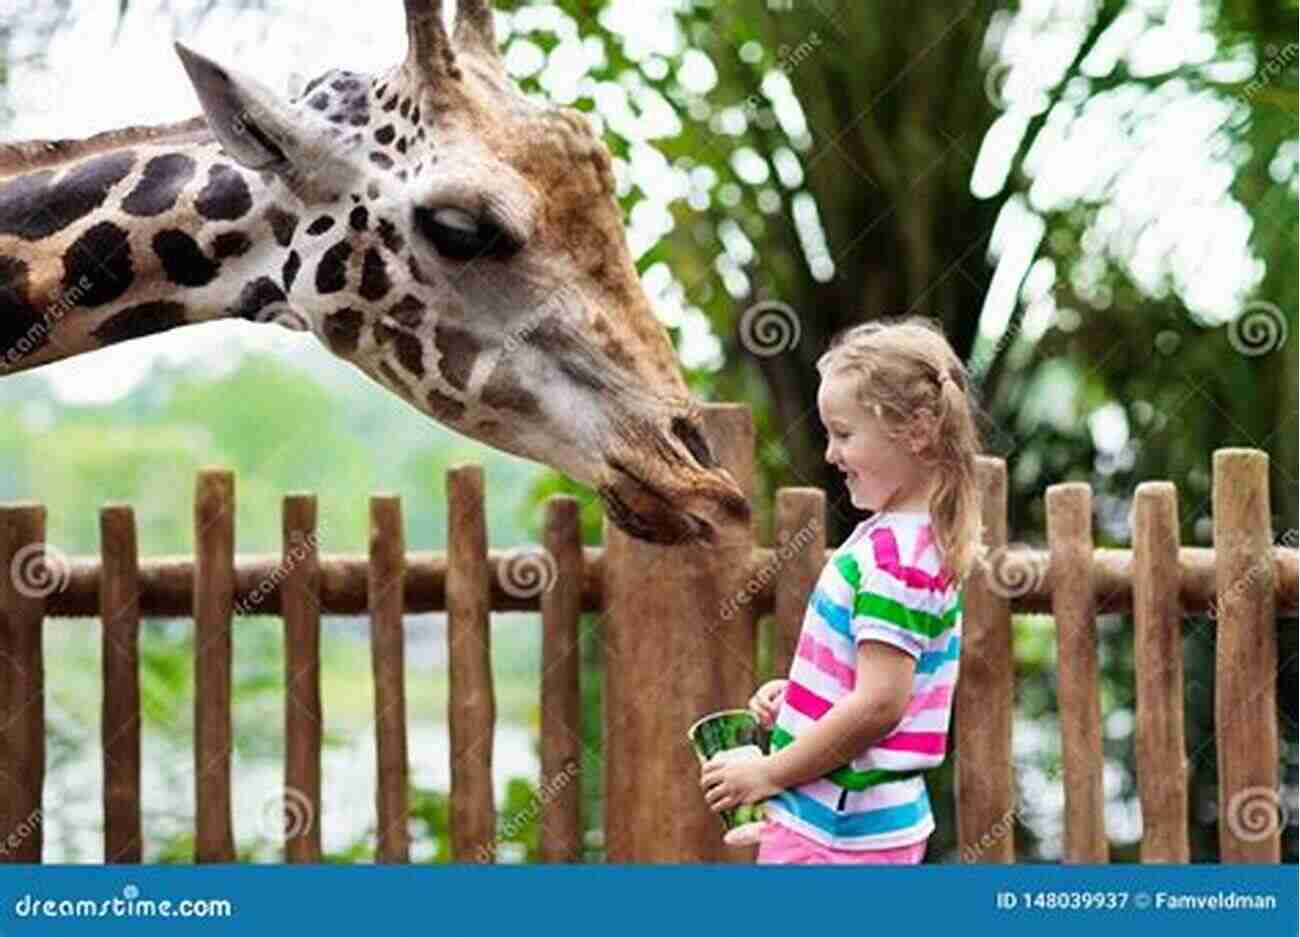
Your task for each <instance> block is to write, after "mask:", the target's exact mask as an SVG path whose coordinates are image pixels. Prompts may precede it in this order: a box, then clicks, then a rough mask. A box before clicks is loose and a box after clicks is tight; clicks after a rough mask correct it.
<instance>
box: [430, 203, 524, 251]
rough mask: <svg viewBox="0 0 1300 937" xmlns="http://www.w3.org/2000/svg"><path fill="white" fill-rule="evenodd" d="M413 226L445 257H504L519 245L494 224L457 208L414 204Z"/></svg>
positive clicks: (517, 248) (516, 249)
mask: <svg viewBox="0 0 1300 937" xmlns="http://www.w3.org/2000/svg"><path fill="white" fill-rule="evenodd" d="M415 226H416V228H418V229H419V231H420V233H421V234H422V235H424V237H426V238H427V239H428V240H429V242H430V243H431V244H433V246H434V247H435V248H437V250H438V253H439V254H441V255H442V256H443V257H446V258H447V259H448V260H474V259H475V258H478V257H483V256H488V257H496V258H499V259H504V258H506V257H509V256H511V255H512V254H514V253H516V252H517V251H518V250H519V248H520V245H519V244H518V243H516V242H515V241H514V240H513V239H512V238H511V237H509V236H508V235H507V234H506V233H505V232H504V231H502V230H501V228H500V227H498V226H497V225H495V224H493V223H492V222H490V221H485V220H484V219H482V218H476V217H474V216H473V215H471V214H470V213H469V212H466V211H462V210H461V209H459V208H425V207H423V206H420V207H417V208H416V209H415Z"/></svg>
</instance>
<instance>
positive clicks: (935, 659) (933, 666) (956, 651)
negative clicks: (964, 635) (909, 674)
mask: <svg viewBox="0 0 1300 937" xmlns="http://www.w3.org/2000/svg"><path fill="white" fill-rule="evenodd" d="M960 656H961V635H959V634H954V635H953V636H952V637H951V638H950V639H949V640H948V647H947V648H945V649H944V650H942V651H925V652H924V653H922V654H921V657H920V658H919V659H918V660H917V662H916V672H917V673H934V672H935V671H936V670H938V669H939V668H940V667H942V666H943V665H944V664H946V663H948V661H950V660H957V659H958V658H959V657H960Z"/></svg>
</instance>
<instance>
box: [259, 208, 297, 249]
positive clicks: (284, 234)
mask: <svg viewBox="0 0 1300 937" xmlns="http://www.w3.org/2000/svg"><path fill="white" fill-rule="evenodd" d="M265 217H266V220H267V222H268V223H269V224H270V225H271V234H272V235H274V237H275V242H276V243H277V244H279V245H280V246H281V247H288V246H289V245H290V243H292V242H293V233H294V232H295V231H297V230H298V216H297V215H291V214H290V213H289V212H287V211H285V210H284V209H282V208H280V207H278V206H276V205H272V206H271V207H270V208H268V209H267V210H266V216H265Z"/></svg>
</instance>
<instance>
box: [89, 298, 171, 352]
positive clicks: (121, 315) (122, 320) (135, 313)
mask: <svg viewBox="0 0 1300 937" xmlns="http://www.w3.org/2000/svg"><path fill="white" fill-rule="evenodd" d="M185 322H186V319H185V307H184V306H182V305H181V304H180V303H171V302H165V301H164V302H154V303H140V304H139V305H137V306H130V307H128V308H126V309H123V310H122V311H121V312H118V313H114V314H113V315H112V316H110V317H109V318H107V319H105V320H104V321H103V322H101V323H100V324H99V325H97V326H95V328H94V329H93V330H92V331H91V333H90V334H91V335H93V336H94V337H95V338H97V339H99V341H100V342H102V343H103V344H105V345H114V344H116V343H118V342H126V341H130V340H131V339H133V338H143V337H144V336H146V335H156V334H157V333H159V332H166V331H167V330H168V329H174V328H176V327H177V326H179V325H185Z"/></svg>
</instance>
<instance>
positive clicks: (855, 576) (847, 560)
mask: <svg viewBox="0 0 1300 937" xmlns="http://www.w3.org/2000/svg"><path fill="white" fill-rule="evenodd" d="M835 568H836V569H838V570H839V571H840V575H842V576H843V577H844V579H845V581H846V582H848V584H849V588H851V589H852V590H853V591H854V592H857V591H858V586H860V585H862V570H860V569H858V561H857V560H855V559H854V558H853V554H852V553H841V554H840V555H839V556H838V557H837V558H836V560H835Z"/></svg>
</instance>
